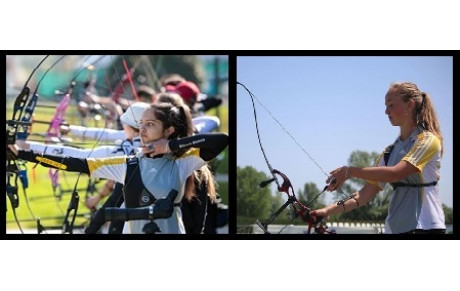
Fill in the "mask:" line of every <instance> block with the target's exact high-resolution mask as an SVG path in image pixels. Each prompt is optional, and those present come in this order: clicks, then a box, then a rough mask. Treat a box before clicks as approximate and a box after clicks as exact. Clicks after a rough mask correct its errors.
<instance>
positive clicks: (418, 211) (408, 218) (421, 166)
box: [368, 127, 446, 234]
mask: <svg viewBox="0 0 460 291" xmlns="http://www.w3.org/2000/svg"><path fill="white" fill-rule="evenodd" d="M384 153H385V152H384ZM384 153H382V154H381V155H380V157H379V159H378V160H377V162H376V166H379V167H384V166H385V159H384ZM401 160H403V161H407V162H409V163H411V164H412V165H414V166H415V167H416V168H417V169H418V172H417V173H415V174H412V175H409V176H408V177H405V178H404V179H402V180H400V181H397V182H395V183H391V184H392V186H393V188H394V191H393V193H392V195H391V198H390V205H389V209H388V215H387V218H386V220H385V233H389V234H392V233H406V232H411V231H415V230H416V229H424V230H428V229H445V227H446V226H445V222H444V212H443V209H442V202H441V199H440V195H439V187H438V186H437V181H438V180H439V178H440V174H439V168H440V161H441V141H440V139H439V138H438V137H437V136H436V135H434V134H433V133H431V132H428V131H424V130H423V129H422V128H421V127H416V128H415V129H414V131H413V132H412V133H411V135H410V136H409V137H408V138H407V139H406V140H404V141H402V140H401V139H400V138H398V139H397V140H396V141H395V143H394V144H393V149H392V150H391V154H390V155H389V158H388V162H387V164H386V165H387V166H394V165H396V164H397V163H399V161H401ZM368 182H369V183H372V184H374V185H377V186H379V187H380V189H383V188H384V186H385V184H386V183H377V182H374V181H368Z"/></svg>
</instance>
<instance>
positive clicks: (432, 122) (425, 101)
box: [390, 82, 444, 154]
mask: <svg viewBox="0 0 460 291" xmlns="http://www.w3.org/2000/svg"><path fill="white" fill-rule="evenodd" d="M390 90H394V91H395V92H398V93H399V95H400V96H401V98H402V100H403V101H404V102H408V101H409V100H410V99H412V100H414V103H415V110H414V115H413V118H414V122H415V124H416V125H418V126H422V127H423V128H424V129H425V130H427V131H429V132H431V133H433V134H435V135H436V136H437V137H439V139H440V140H441V154H442V153H443V152H444V146H443V138H442V133H441V126H440V124H439V121H438V117H437V116H436V111H435V110H434V106H433V102H432V101H431V97H430V95H428V93H426V92H422V91H420V89H419V88H418V87H417V85H415V84H414V83H410V82H395V83H392V84H391V86H390Z"/></svg>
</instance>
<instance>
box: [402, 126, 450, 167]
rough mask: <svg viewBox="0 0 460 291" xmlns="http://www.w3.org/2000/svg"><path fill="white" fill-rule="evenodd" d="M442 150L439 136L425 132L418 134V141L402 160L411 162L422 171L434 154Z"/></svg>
mask: <svg viewBox="0 0 460 291" xmlns="http://www.w3.org/2000/svg"><path fill="white" fill-rule="evenodd" d="M440 150H441V140H440V139H439V137H437V136H436V135H434V134H432V133H431V132H423V133H420V134H419V135H418V136H417V143H416V144H415V145H414V146H413V147H412V149H411V150H410V152H408V153H407V154H406V155H405V156H404V157H403V158H402V159H401V160H402V161H407V162H409V163H411V164H412V165H414V166H415V167H416V168H417V169H418V170H419V171H420V172H421V171H422V170H423V168H424V167H425V166H426V164H427V163H428V162H429V161H430V160H431V159H432V158H433V155H435V154H436V152H438V151H440Z"/></svg>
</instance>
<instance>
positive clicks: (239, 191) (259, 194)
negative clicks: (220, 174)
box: [236, 166, 273, 220]
mask: <svg viewBox="0 0 460 291" xmlns="http://www.w3.org/2000/svg"><path fill="white" fill-rule="evenodd" d="M236 171H237V182H236V201H237V203H236V206H237V208H236V209H237V216H239V217H244V218H251V219H253V220H255V219H257V218H264V217H268V216H269V215H270V210H271V209H272V208H273V198H272V195H271V192H270V188H268V187H267V188H260V187H259V183H260V182H261V181H264V180H267V179H268V177H267V175H266V174H265V173H264V172H258V171H257V170H256V169H254V168H253V167H251V166H247V167H244V168H240V167H237V169H236Z"/></svg>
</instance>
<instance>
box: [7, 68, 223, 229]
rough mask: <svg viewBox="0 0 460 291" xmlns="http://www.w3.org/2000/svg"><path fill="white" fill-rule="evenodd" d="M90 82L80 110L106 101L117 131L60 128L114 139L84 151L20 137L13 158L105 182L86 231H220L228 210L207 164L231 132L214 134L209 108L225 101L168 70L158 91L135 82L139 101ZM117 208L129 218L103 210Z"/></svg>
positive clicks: (215, 122)
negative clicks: (206, 94) (102, 90)
mask: <svg viewBox="0 0 460 291" xmlns="http://www.w3.org/2000/svg"><path fill="white" fill-rule="evenodd" d="M127 73H128V74H129V72H127ZM132 85H133V84H132ZM85 87H86V90H85V92H84V98H83V99H82V101H80V102H79V104H78V110H79V112H80V113H81V114H82V116H85V115H89V114H91V111H92V110H95V109H94V105H97V106H101V107H102V108H104V110H105V116H106V117H107V118H108V121H107V122H119V123H120V125H121V126H120V130H115V129H108V128H107V127H106V126H104V128H89V127H82V126H77V125H68V124H62V125H61V126H60V132H61V134H67V133H69V132H71V133H72V134H74V135H76V136H82V137H85V138H86V139H88V138H89V139H91V138H92V139H94V140H97V141H100V140H104V141H105V142H112V143H113V145H107V144H104V145H102V146H96V147H94V148H92V149H82V148H76V147H72V146H64V145H62V144H59V145H53V144H50V143H40V142H34V141H28V140H24V139H21V140H20V139H17V140H16V143H15V144H14V145H9V151H10V153H12V155H13V156H14V157H15V159H17V160H22V161H29V162H33V163H37V164H40V165H41V166H44V167H49V168H55V169H59V170H61V171H62V170H64V171H70V172H78V173H84V174H87V175H89V176H90V177H91V178H99V179H103V180H104V181H105V185H104V186H103V187H102V189H101V190H100V191H99V193H98V194H97V195H93V196H89V197H88V198H87V199H86V200H85V201H84V203H85V205H86V206H87V207H88V208H90V209H92V210H94V211H93V215H92V217H91V220H90V222H89V224H88V225H86V226H85V228H84V233H86V234H106V233H108V234H121V233H123V234H138V233H159V234H213V233H218V228H219V227H222V226H225V225H226V224H227V221H228V212H227V205H225V204H223V203H222V202H221V198H220V197H219V195H218V193H217V190H218V189H217V187H216V185H217V183H216V181H215V178H214V174H213V172H212V169H211V165H212V163H210V162H211V161H213V160H214V159H215V158H216V157H217V156H218V155H219V154H220V153H222V152H223V151H224V149H225V148H226V147H227V145H228V135H227V134H226V133H222V132H217V130H218V129H219V125H220V120H219V118H218V117H216V116H210V115H207V114H206V112H207V111H208V110H209V109H211V108H214V107H217V106H220V104H221V102H222V101H221V99H219V98H214V97H208V98H204V99H200V95H203V94H201V93H200V89H199V88H198V86H197V85H196V84H195V83H193V82H191V81H188V80H185V79H184V78H183V77H181V76H180V75H178V74H169V75H166V76H163V77H162V78H161V80H160V88H161V89H160V90H159V91H160V92H156V91H155V90H154V89H152V88H150V87H147V86H145V85H140V86H137V87H134V85H133V90H134V88H136V92H135V95H136V101H134V100H128V99H125V98H123V97H121V96H120V97H118V100H117V102H113V96H111V97H101V96H98V95H97V93H96V92H95V89H94V87H92V86H91V83H90V82H88V83H87V84H86V85H85ZM121 128H122V129H121ZM171 193H174V195H173V196H171ZM106 196H108V197H107V198H106V199H105V200H102V199H103V198H104V197H106ZM101 202H104V203H103V204H102V203H101ZM101 204H102V205H101ZM114 208H119V209H120V210H125V212H124V213H125V214H124V216H123V217H124V218H122V219H114V221H109V220H108V217H107V215H106V213H107V211H106V210H108V209H114ZM128 210H129V211H130V210H145V211H143V212H142V213H143V215H141V216H138V217H136V218H133V217H135V213H136V212H131V213H134V215H133V214H131V218H132V219H129V218H128V220H127V218H126V215H128V217H129V213H130V212H129V211H128ZM146 211H147V212H146ZM152 211H153V212H155V213H153V216H152ZM126 213H128V214H126ZM138 213H140V212H138ZM146 214H148V216H147V215H146ZM153 218H154V219H153ZM126 220H127V221H126Z"/></svg>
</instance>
